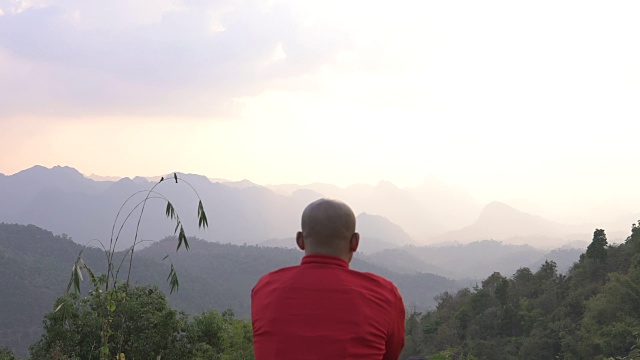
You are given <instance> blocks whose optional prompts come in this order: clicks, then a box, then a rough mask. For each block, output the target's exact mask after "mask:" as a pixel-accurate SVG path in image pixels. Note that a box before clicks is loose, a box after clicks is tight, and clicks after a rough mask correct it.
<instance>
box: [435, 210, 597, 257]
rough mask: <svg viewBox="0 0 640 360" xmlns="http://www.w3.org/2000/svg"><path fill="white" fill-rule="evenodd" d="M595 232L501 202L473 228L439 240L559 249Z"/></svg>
mask: <svg viewBox="0 0 640 360" xmlns="http://www.w3.org/2000/svg"><path fill="white" fill-rule="evenodd" d="M591 232H593V228H591V227H590V226H589V225H584V226H569V225H564V224H559V223H556V222H553V221H550V220H547V219H544V218H542V217H540V216H537V215H533V214H529V213H526V212H523V211H520V210H517V209H515V208H513V207H511V206H509V205H507V204H504V203H501V202H497V201H494V202H491V203H489V204H487V206H485V207H484V209H483V210H482V212H481V213H480V216H479V217H478V219H477V220H476V221H475V222H474V223H472V224H471V225H468V226H465V227H463V228H461V229H459V230H455V231H451V232H448V233H445V234H443V235H440V236H438V237H436V240H438V241H441V242H450V241H456V242H470V241H475V240H500V241H504V242H508V243H512V244H530V245H533V246H536V247H549V246H554V244H555V245H556V246H557V242H558V240H562V242H563V243H566V242H570V241H575V240H583V241H587V240H588V239H589V235H590V233H591Z"/></svg>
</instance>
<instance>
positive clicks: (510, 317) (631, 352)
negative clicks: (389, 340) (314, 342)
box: [403, 222, 640, 360]
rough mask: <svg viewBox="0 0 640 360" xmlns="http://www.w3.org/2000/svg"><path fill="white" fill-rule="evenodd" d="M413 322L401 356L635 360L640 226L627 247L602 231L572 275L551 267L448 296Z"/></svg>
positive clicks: (638, 351) (639, 351)
mask: <svg viewBox="0 0 640 360" xmlns="http://www.w3.org/2000/svg"><path fill="white" fill-rule="evenodd" d="M437 301H438V305H437V307H436V309H435V310H432V311H428V312H426V313H423V314H419V313H410V314H409V315H408V317H407V329H408V330H410V331H408V333H407V343H408V344H409V346H410V349H407V350H408V351H407V352H404V353H403V358H407V357H409V356H423V357H426V358H431V359H466V358H469V357H475V358H477V359H532V360H535V359H541V360H543V359H545V360H546V359H567V360H573V359H575V360H577V359H635V358H638V356H639V355H640V348H639V347H640V343H639V334H640V222H638V224H634V225H633V226H632V234H631V236H629V237H628V238H627V241H626V242H625V243H624V244H621V245H617V246H610V245H609V244H608V243H607V238H606V234H605V232H604V230H602V229H596V230H595V232H594V235H593V241H592V242H591V244H590V245H589V247H588V248H587V251H586V253H585V254H583V255H582V256H581V257H580V261H579V262H577V263H575V264H574V266H573V267H572V268H571V269H570V270H569V272H568V274H567V275H566V276H564V275H562V274H559V273H558V271H557V267H556V264H555V263H554V262H552V261H547V262H545V263H544V264H542V266H541V267H540V268H539V269H538V270H537V271H536V272H532V271H531V270H530V269H528V268H521V269H519V270H518V271H516V273H515V274H513V276H511V277H510V278H506V277H504V276H502V275H501V274H500V273H494V274H492V275H491V276H489V277H488V278H487V279H485V280H484V281H482V283H481V286H478V285H477V286H475V287H474V288H473V289H463V290H460V291H458V292H456V293H455V294H451V293H443V294H441V295H440V296H439V297H438V298H437Z"/></svg>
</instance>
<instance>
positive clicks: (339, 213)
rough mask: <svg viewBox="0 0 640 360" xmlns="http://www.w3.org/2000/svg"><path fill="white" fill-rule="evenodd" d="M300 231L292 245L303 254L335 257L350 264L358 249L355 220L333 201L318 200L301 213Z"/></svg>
mask: <svg viewBox="0 0 640 360" xmlns="http://www.w3.org/2000/svg"><path fill="white" fill-rule="evenodd" d="M301 225H302V231H301V232H298V234H297V237H296V241H297V242H298V246H299V247H300V248H301V249H302V250H305V253H306V254H322V255H330V256H337V257H341V258H343V259H345V260H346V261H350V260H351V257H352V256H353V252H354V251H355V250H356V249H357V247H358V242H359V235H358V233H356V217H355V215H354V213H353V211H352V210H351V208H350V207H349V206H348V205H347V204H345V203H343V202H341V201H337V200H329V199H320V200H317V201H314V202H312V203H311V204H309V205H308V206H307V207H306V208H305V209H304V211H303V213H302V224H301Z"/></svg>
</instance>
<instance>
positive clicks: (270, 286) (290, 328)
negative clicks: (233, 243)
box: [251, 199, 405, 360]
mask: <svg viewBox="0 0 640 360" xmlns="http://www.w3.org/2000/svg"><path fill="white" fill-rule="evenodd" d="M355 228H356V218H355V216H354V214H353V211H351V209H350V208H349V206H347V205H346V204H344V203H342V202H339V201H334V200H326V199H321V200H318V201H315V202H313V203H311V204H309V205H308V206H307V207H306V208H305V210H304V212H303V213H302V231H300V232H298V233H297V234H296V243H297V244H298V247H299V248H300V249H302V250H304V252H305V256H304V257H303V258H302V262H301V264H300V265H298V266H292V267H287V268H283V269H280V270H276V271H273V272H271V273H269V274H267V275H265V276H263V277H262V278H261V279H260V280H259V281H258V283H257V284H256V286H255V287H254V288H253V291H252V293H251V300H252V301H251V318H252V322H253V344H254V351H255V357H256V360H275V359H277V360H287V359H296V360H298V359H308V360H312V359H322V360H343V359H344V360H347V359H367V360H374V359H377V360H381V359H382V360H390V359H393V360H397V359H398V357H399V355H400V351H401V350H402V347H403V346H404V316H405V311H404V305H403V303H402V298H401V296H400V294H399V293H398V290H397V289H396V287H395V286H394V285H393V284H392V283H391V282H390V281H389V280H387V279H384V278H382V277H380V276H377V275H374V274H371V273H363V272H358V271H355V270H351V269H349V263H350V262H351V259H352V257H353V253H354V252H355V251H356V249H357V248H358V244H359V241H360V235H359V234H358V233H357V232H356V231H355Z"/></svg>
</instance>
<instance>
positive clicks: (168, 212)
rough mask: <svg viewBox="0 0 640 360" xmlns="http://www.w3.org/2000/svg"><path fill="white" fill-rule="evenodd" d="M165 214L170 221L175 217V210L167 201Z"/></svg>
mask: <svg viewBox="0 0 640 360" xmlns="http://www.w3.org/2000/svg"><path fill="white" fill-rule="evenodd" d="M165 214H166V215H167V217H168V218H170V219H173V218H174V217H175V216H176V209H174V208H173V205H172V204H171V202H169V201H167V208H166V209H165Z"/></svg>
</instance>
